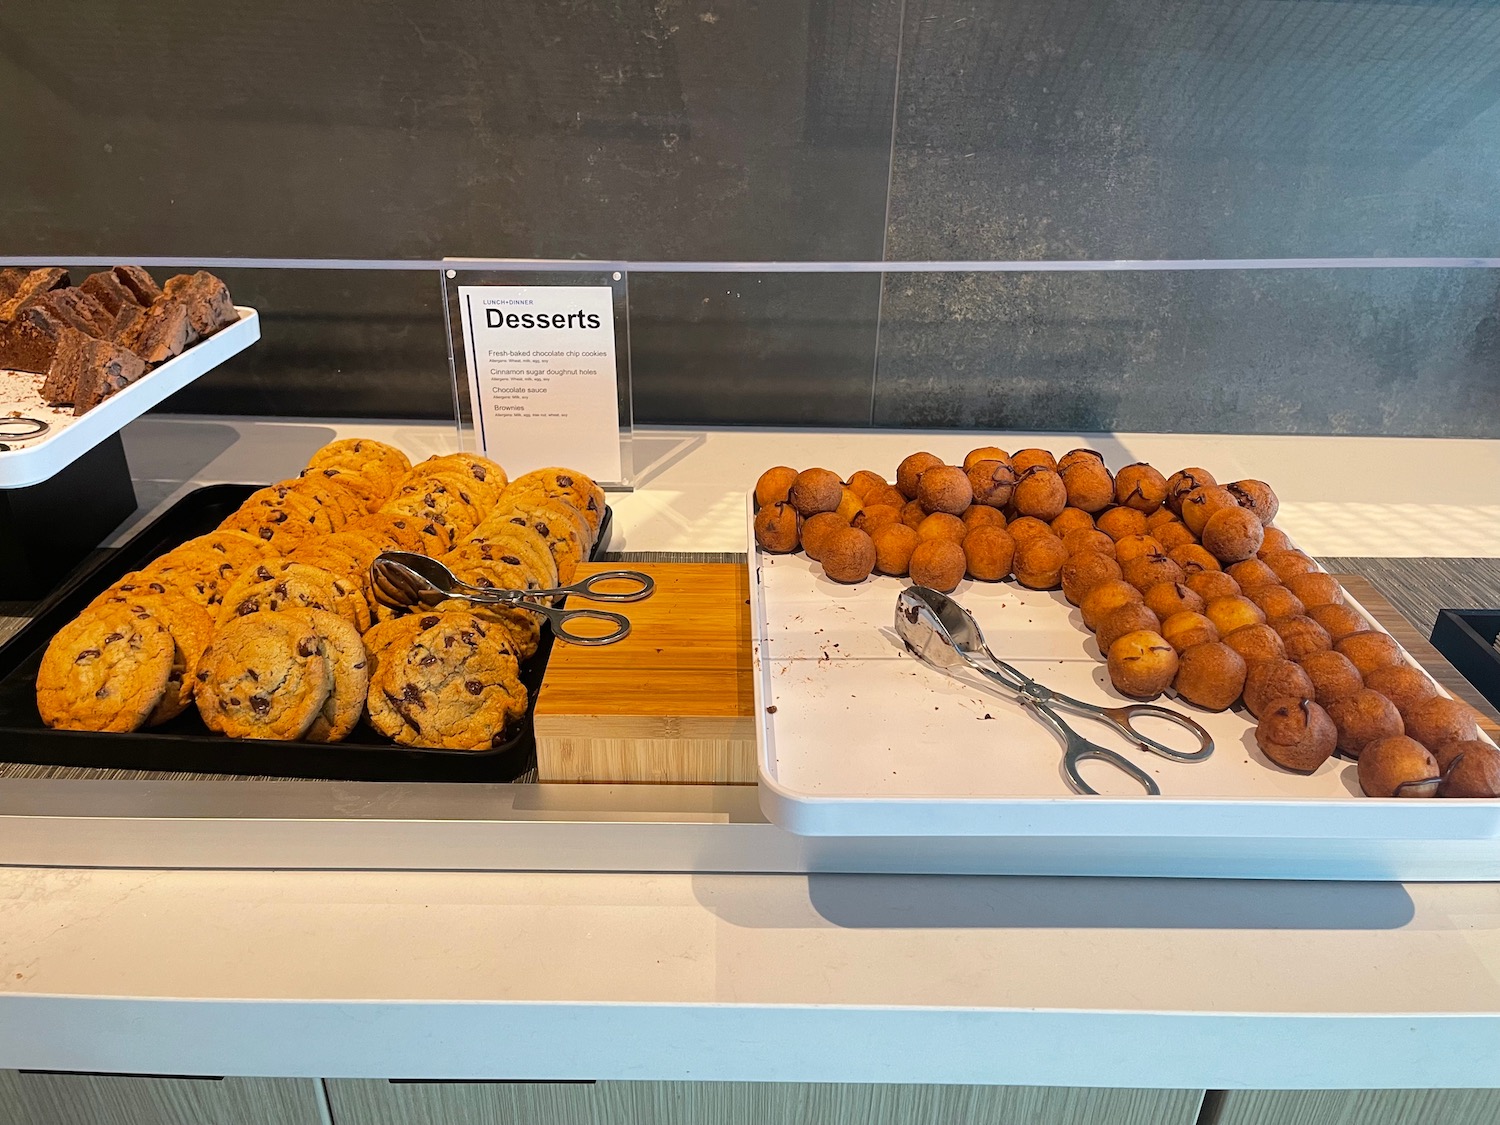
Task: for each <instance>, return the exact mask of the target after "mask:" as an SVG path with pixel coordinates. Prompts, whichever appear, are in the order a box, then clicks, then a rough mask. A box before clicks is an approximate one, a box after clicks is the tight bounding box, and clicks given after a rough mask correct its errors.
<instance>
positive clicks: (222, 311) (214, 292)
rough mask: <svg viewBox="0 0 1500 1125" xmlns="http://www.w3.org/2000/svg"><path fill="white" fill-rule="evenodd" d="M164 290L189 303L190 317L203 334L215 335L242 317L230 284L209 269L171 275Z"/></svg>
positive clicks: (195, 328) (194, 328)
mask: <svg viewBox="0 0 1500 1125" xmlns="http://www.w3.org/2000/svg"><path fill="white" fill-rule="evenodd" d="M162 292H163V293H165V294H166V295H167V296H168V297H173V298H175V299H177V300H179V301H181V302H182V303H183V304H185V305H186V306H187V311H188V319H189V320H191V321H192V322H193V331H195V332H197V333H198V335H199V336H205V337H206V336H212V335H213V334H214V333H215V332H217V331H219V329H221V328H227V327H229V325H231V324H234V323H235V322H236V321H238V320H239V314H238V313H236V312H235V311H234V302H233V301H231V300H230V299H229V287H228V286H227V285H225V284H224V283H223V282H222V281H220V280H219V279H218V278H217V277H215V276H214V275H213V274H211V273H209V272H208V271H207V270H199V271H198V272H197V273H180V274H178V275H177V276H176V277H171V278H168V279H167V283H166V285H164V286H163V287H162Z"/></svg>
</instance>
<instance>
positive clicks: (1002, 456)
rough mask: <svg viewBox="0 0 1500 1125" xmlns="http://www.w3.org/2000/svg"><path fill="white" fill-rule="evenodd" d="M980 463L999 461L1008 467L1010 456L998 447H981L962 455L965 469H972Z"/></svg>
mask: <svg viewBox="0 0 1500 1125" xmlns="http://www.w3.org/2000/svg"><path fill="white" fill-rule="evenodd" d="M981 461H1000V462H1003V463H1004V464H1006V465H1009V464H1010V454H1009V453H1007V452H1005V450H1003V449H1001V448H1000V447H999V446H998V445H981V446H980V447H979V448H978V449H971V450H969V452H967V453H965V454H964V468H965V469H972V468H973V467H974V466H975V465H977V464H979V462H981Z"/></svg>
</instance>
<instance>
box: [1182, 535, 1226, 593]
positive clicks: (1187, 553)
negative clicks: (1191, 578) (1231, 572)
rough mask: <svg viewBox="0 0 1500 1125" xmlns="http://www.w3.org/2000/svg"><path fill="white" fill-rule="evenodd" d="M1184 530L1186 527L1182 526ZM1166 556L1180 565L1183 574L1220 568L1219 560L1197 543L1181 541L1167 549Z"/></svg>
mask: <svg viewBox="0 0 1500 1125" xmlns="http://www.w3.org/2000/svg"><path fill="white" fill-rule="evenodd" d="M1183 530H1184V531H1186V530H1187V529H1186V528H1183ZM1167 558H1169V559H1171V560H1172V561H1173V562H1174V563H1176V564H1177V565H1178V566H1180V567H1182V573H1184V574H1196V573H1197V572H1198V571H1200V570H1214V571H1217V570H1222V569H1223V567H1221V566H1220V565H1219V560H1218V559H1216V558H1214V557H1213V555H1211V554H1210V553H1209V552H1208V551H1207V550H1205V549H1204V548H1203V547H1201V546H1199V545H1198V544H1197V543H1183V544H1181V545H1180V546H1177V547H1172V548H1170V549H1169V550H1168V551H1167ZM1235 591H1236V592H1238V591H1239V583H1237V582H1236V583H1235Z"/></svg>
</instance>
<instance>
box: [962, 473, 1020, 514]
mask: <svg viewBox="0 0 1500 1125" xmlns="http://www.w3.org/2000/svg"><path fill="white" fill-rule="evenodd" d="M964 475H965V478H966V479H967V480H968V482H969V491H970V492H972V493H973V495H974V503H976V504H984V505H985V506H987V507H990V508H1003V507H1005V505H1007V504H1009V503H1010V498H1011V496H1013V495H1014V494H1015V490H1016V471H1015V469H1013V468H1012V467H1011V465H1010V462H1009V461H976V462H975V463H974V464H972V465H969V466H967V467H966V468H965V469H964Z"/></svg>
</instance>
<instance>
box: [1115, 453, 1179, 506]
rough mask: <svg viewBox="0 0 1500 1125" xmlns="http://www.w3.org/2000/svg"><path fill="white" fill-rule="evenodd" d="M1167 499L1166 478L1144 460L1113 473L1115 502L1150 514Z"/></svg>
mask: <svg viewBox="0 0 1500 1125" xmlns="http://www.w3.org/2000/svg"><path fill="white" fill-rule="evenodd" d="M1166 499H1167V478H1166V477H1164V476H1162V475H1161V473H1159V472H1157V471H1156V470H1155V469H1154V468H1152V467H1151V466H1150V465H1148V464H1146V463H1145V462H1144V461H1137V462H1136V463H1135V464H1133V465H1126V466H1125V467H1124V468H1123V469H1121V470H1120V471H1119V472H1118V473H1116V474H1115V503H1117V504H1119V505H1121V506H1122V507H1125V508H1134V509H1135V510H1136V511H1138V512H1141V513H1143V514H1145V515H1150V514H1151V513H1152V512H1154V511H1156V509H1158V508H1160V507H1161V506H1162V504H1163V503H1164V502H1165V501H1166Z"/></svg>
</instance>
